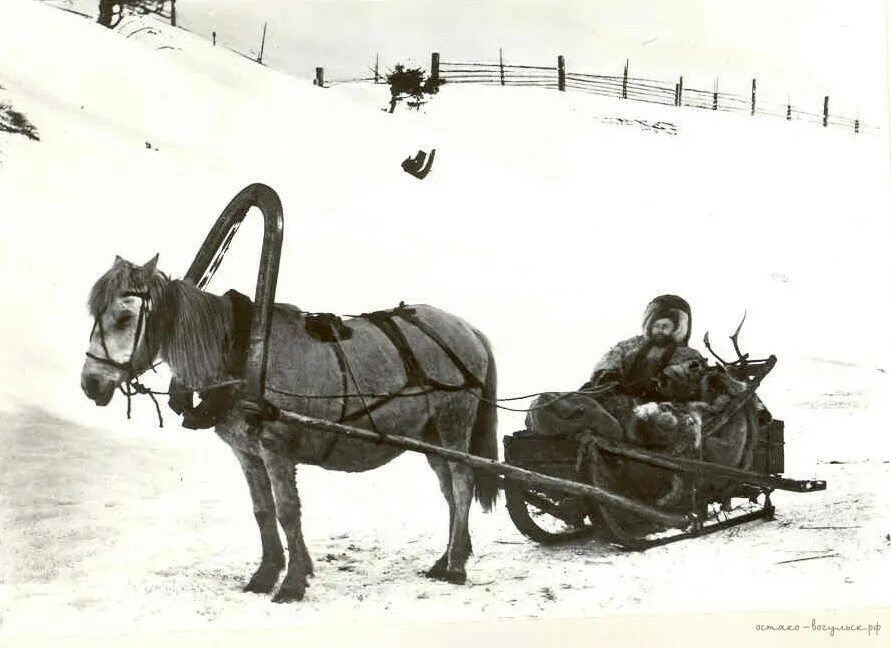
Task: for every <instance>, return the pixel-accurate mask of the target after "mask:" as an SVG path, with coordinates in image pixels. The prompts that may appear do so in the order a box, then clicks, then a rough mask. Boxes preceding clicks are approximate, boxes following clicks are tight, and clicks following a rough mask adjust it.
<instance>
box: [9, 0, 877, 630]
mask: <svg viewBox="0 0 891 648" xmlns="http://www.w3.org/2000/svg"><path fill="white" fill-rule="evenodd" d="M0 12H2V14H0V15H2V18H0V60H4V61H13V62H14V64H13V65H11V66H6V67H4V68H3V69H2V70H0V86H2V87H3V90H0V102H9V103H11V104H12V105H13V106H14V107H15V108H16V109H17V110H20V111H21V112H23V113H24V114H25V115H26V116H27V117H28V119H29V120H31V121H32V122H33V123H34V124H35V125H36V127H37V129H38V130H39V133H40V138H41V141H40V142H33V141H29V140H26V139H25V138H23V137H21V136H14V135H8V134H4V133H0V214H2V218H3V222H4V225H5V229H6V231H7V234H8V235H7V236H5V237H3V239H2V240H0V273H2V276H3V277H4V278H5V279H6V281H5V282H4V285H3V303H4V312H5V313H6V316H5V317H4V318H2V319H0V340H2V343H0V354H2V362H0V411H3V413H4V414H5V415H6V416H5V420H6V424H5V425H4V426H3V427H2V428H0V447H2V452H0V493H2V508H0V529H2V533H3V540H4V541H3V544H2V546H0V574H2V576H0V578H2V581H0V631H2V632H4V633H11V634H15V635H17V636H28V635H30V636H35V635H44V634H47V633H71V632H78V631H91V632H97V631H98V632H109V633H113V632H124V631H127V632H138V631H142V630H157V629H164V630H168V629H169V630H194V629H205V628H214V629H224V628H233V629H234V628H256V627H272V628H278V627H286V626H290V625H294V624H303V625H308V626H313V625H316V626H319V625H321V626H325V625H327V624H337V623H340V622H341V620H342V619H343V618H344V615H347V616H349V618H351V619H354V620H366V621H380V620H381V619H386V620H392V621H394V622H395V621H404V620H411V621H415V622H419V621H448V620H462V621H472V620H480V619H494V618H529V617H543V618H565V617H573V616H575V617H584V616H605V615H618V614H623V615H627V614H672V613H676V612H680V611H683V612H686V613H691V612H702V613H717V612H734V611H746V610H791V609H808V608H814V607H817V608H819V609H825V608H831V607H848V606H854V607H856V606H882V605H889V604H891V597H889V595H888V593H887V587H886V584H885V583H884V582H883V576H884V574H885V573H886V571H887V565H888V550H889V546H891V543H889V540H888V533H889V532H891V528H889V527H891V524H889V519H891V516H889V513H891V503H889V501H888V495H887V481H888V478H889V475H891V469H889V463H888V462H889V459H891V447H889V440H888V436H887V434H886V429H887V420H888V419H887V415H888V411H887V406H886V405H885V403H887V402H888V401H889V399H888V395H889V379H888V371H889V369H891V366H889V362H888V360H889V340H888V336H887V335H885V334H884V332H883V331H884V323H885V322H886V321H887V320H888V315H889V296H888V290H887V285H888V280H889V261H888V256H887V253H886V251H885V247H886V242H887V240H888V234H889V231H888V230H889V227H888V219H887V214H888V213H889V191H888V190H889V174H888V171H889V169H888V162H889V160H888V156H887V151H888V144H887V133H885V132H884V131H880V132H870V133H865V134H861V135H859V136H855V135H854V134H853V133H848V132H844V131H838V130H833V129H826V130H824V129H820V128H817V127H815V126H813V125H807V124H795V123H792V124H787V123H785V122H783V121H774V120H771V119H768V118H763V119H761V118H757V119H755V118H751V117H746V116H744V115H728V114H712V113H709V112H706V111H701V110H694V109H673V108H667V107H654V106H645V105H640V104H634V103H625V102H621V101H619V100H612V99H606V98H601V97H590V96H586V95H583V94H581V93H571V92H567V93H558V92H555V91H547V90H541V89H531V88H486V87H466V86H465V87H449V86H446V87H444V88H443V90H442V91H441V92H440V94H439V95H437V96H435V97H434V98H432V100H431V101H430V102H429V103H427V104H426V105H425V106H424V107H423V109H422V110H421V111H419V112H414V111H406V110H405V107H404V106H400V107H399V108H397V111H396V113H394V114H393V115H388V114H386V113H384V112H383V111H382V110H381V109H382V108H384V107H385V106H386V103H387V99H388V93H387V91H386V88H385V87H383V86H377V87H375V86H371V85H361V86H359V85H356V86H339V87H336V88H333V89H327V90H322V89H319V88H315V87H313V86H312V85H310V84H309V82H307V81H305V80H298V79H294V78H291V77H288V76H285V75H282V74H279V73H277V72H275V71H273V70H270V69H268V68H265V67H262V66H259V65H256V64H253V63H251V62H249V61H247V60H245V59H244V58H241V57H238V56H237V55H235V54H232V53H230V52H226V51H225V50H223V49H222V48H216V49H214V48H212V47H211V46H210V45H209V43H206V42H204V41H201V40H200V39H198V38H196V37H195V36H193V35H190V34H188V33H185V32H182V31H177V30H173V29H170V28H169V27H166V26H164V25H162V24H159V23H156V22H152V21H150V20H149V19H140V20H132V21H129V22H128V23H127V24H126V26H125V27H122V28H121V29H119V30H118V31H116V32H111V31H108V30H104V29H102V28H100V27H98V26H97V25H95V24H93V23H91V22H89V21H87V20H83V19H81V18H78V17H77V16H75V15H72V14H68V13H63V12H59V11H55V10H52V9H51V8H49V7H47V6H43V5H40V4H37V3H34V2H29V1H26V0H5V2H4V4H3V7H2V9H0ZM140 27H150V29H145V30H142V31H140V32H139V33H136V30H137V29H139V28H140ZM127 34H132V36H130V37H127ZM618 118H622V119H624V120H631V121H630V123H619V122H618ZM633 120H641V121H642V122H645V123H646V124H653V123H655V122H660V121H661V122H669V123H671V124H672V125H673V126H674V132H675V133H676V134H668V133H666V132H657V131H654V130H653V129H648V128H645V127H643V126H642V125H641V124H640V123H639V122H635V121H633ZM431 148H436V149H437V155H436V161H435V163H434V166H433V170H432V172H431V173H430V175H429V176H428V177H427V178H426V179H424V180H423V181H419V180H417V179H415V178H413V177H411V176H409V175H407V174H405V173H404V172H403V171H402V170H401V168H400V163H401V161H402V160H403V159H404V158H405V157H407V156H409V155H414V153H415V152H416V151H417V150H418V149H424V150H426V151H429V150H430V149H431ZM254 181H261V182H265V183H267V184H269V185H271V186H272V187H274V188H275V189H276V190H277V191H278V192H279V194H280V195H281V197H282V201H283V204H284V208H285V228H286V237H285V246H284V250H285V252H284V258H283V260H282V270H281V275H280V280H279V293H278V295H279V299H280V300H281V301H288V302H292V303H297V304H299V305H300V306H302V307H304V308H307V309H311V310H317V311H325V310H331V311H335V312H360V311H368V310H372V309H375V308H384V307H388V306H391V305H395V304H396V303H397V302H398V301H400V300H405V301H406V302H427V303H432V304H436V305H439V306H441V307H443V308H446V309H447V310H450V311H452V312H455V313H458V314H460V315H462V316H463V317H465V318H466V319H468V320H469V321H471V322H473V323H474V324H475V325H477V326H478V327H479V328H480V329H481V330H483V331H484V332H485V333H486V334H487V335H488V336H489V337H490V339H491V340H492V341H493V343H494V345H495V353H496V358H497V360H498V363H499V378H500V386H499V393H500V395H501V396H508V395H514V394H521V393H528V392H533V391H539V390H553V389H571V388H574V387H576V386H578V384H580V383H581V382H582V381H584V379H585V378H586V377H587V373H588V372H589V371H590V369H591V367H592V366H593V364H594V362H595V361H596V360H597V358H598V357H599V355H600V354H601V353H602V352H603V351H604V350H605V349H606V348H607V346H608V345H609V344H611V343H612V342H614V341H615V340H618V339H621V338H623V337H627V336H629V335H631V334H633V333H634V332H635V331H636V330H637V327H638V325H639V320H638V318H639V315H640V313H641V311H642V310H643V306H644V305H645V303H646V302H647V301H648V300H649V299H650V298H651V297H653V296H654V295H656V294H659V293H662V292H677V293H679V294H682V295H684V296H685V297H686V298H687V299H688V300H689V301H690V302H691V303H692V305H693V309H694V319H693V324H694V329H695V331H694V341H695V342H696V343H697V344H698V340H700V339H701V336H702V335H703V333H704V332H705V331H706V330H709V331H710V332H711V337H712V339H713V340H714V341H715V342H716V344H717V348H718V353H720V354H722V355H729V354H732V349H731V348H730V344H729V342H728V341H727V340H726V335H728V334H729V333H730V332H732V331H733V329H734V328H735V326H736V324H737V323H738V321H739V318H740V317H741V315H742V313H743V312H744V311H745V312H747V320H746V324H745V327H744V328H743V333H742V338H741V341H742V345H743V348H744V349H745V350H746V351H749V352H751V353H752V354H753V355H754V356H761V355H766V354H769V353H775V354H777V355H778V356H779V358H780V362H779V364H778V366H777V368H776V370H775V371H774V373H773V374H771V376H770V377H769V378H768V379H767V381H766V382H765V383H764V386H763V388H762V389H761V390H760V392H759V393H761V394H762V397H763V398H764V400H765V401H766V402H767V404H768V406H769V407H770V409H771V410H772V411H773V412H774V413H775V414H776V415H777V416H778V417H780V418H782V419H784V420H785V421H786V426H787V428H786V429H787V432H786V440H787V446H786V462H787V470H788V474H789V475H791V476H793V477H801V478H805V477H811V476H816V477H818V478H822V479H826V480H827V482H828V483H829V488H828V490H827V491H826V492H825V493H817V494H811V495H795V494H778V495H777V496H776V498H775V501H776V504H777V506H778V519H777V521H776V522H771V523H756V524H752V525H748V526H746V527H743V528H736V529H733V530H730V531H727V532H722V533H719V534H716V535H713V536H709V537H707V538H703V539H698V540H691V541H688V542H684V543H680V544H676V545H671V546H667V547H663V548H657V549H653V550H650V551H648V552H646V553H643V554H622V553H618V552H616V551H613V550H611V549H605V548H601V547H597V546H593V545H591V544H585V543H578V544H571V545H568V546H565V547H560V548H546V547H542V546H539V545H536V544H533V543H531V542H528V541H526V540H525V539H524V538H523V537H522V536H520V535H519V533H518V532H517V531H516V530H515V529H514V528H513V526H512V525H511V523H510V521H509V519H508V517H507V514H506V512H505V511H504V510H503V508H499V509H498V510H497V511H496V512H495V513H493V514H491V515H483V514H482V513H481V512H480V511H479V510H478V509H476V510H474V512H473V514H472V518H471V530H472V533H473V536H474V546H475V550H476V556H475V557H474V558H473V559H472V561H471V563H470V564H469V578H470V582H469V584H468V585H467V586H465V587H463V588H462V587H455V586H451V585H446V584H441V583H434V582H430V581H428V580H426V579H424V578H423V577H420V576H419V575H418V574H417V572H418V571H419V570H422V569H424V568H426V567H428V566H429V563H432V561H433V560H434V559H435V558H436V557H437V556H438V555H439V553H440V552H441V551H442V549H443V547H444V544H445V535H446V529H445V522H446V519H447V518H446V511H445V506H444V504H443V502H442V500H441V496H440V495H439V493H438V488H437V487H436V482H435V478H434V476H433V474H432V472H431V471H430V470H429V469H428V468H427V466H426V462H425V461H424V459H423V458H422V457H419V456H403V457H400V458H399V459H397V460H395V461H394V462H392V463H391V464H389V465H388V466H386V467H384V468H382V469H379V470H377V471H372V472H369V473H367V474H361V475H343V474H335V473H326V472H324V471H322V470H319V469H316V468H313V467H302V468H300V470H299V473H300V479H299V486H300V489H301V498H302V500H303V502H304V513H305V515H304V529H305V535H306V538H307V544H308V546H309V548H310V551H311V553H312V555H313V556H314V558H315V561H316V571H317V576H316V577H315V579H314V580H313V581H312V587H311V588H310V590H309V592H308V595H307V598H306V600H305V601H303V602H302V603H300V604H299V605H295V606H276V605H272V604H271V603H270V602H269V600H268V597H265V596H256V595H249V594H243V593H241V591H240V587H241V585H242V584H243V582H244V580H245V579H246V578H247V576H248V575H249V574H250V573H251V572H252V570H253V568H254V566H255V563H256V561H257V560H258V559H259V546H258V545H259V543H258V541H257V537H256V535H257V534H256V529H255V525H254V522H253V521H252V516H251V514H250V502H249V498H248V494H247V489H246V488H245V486H244V484H243V479H242V477H241V476H240V470H239V468H238V466H237V464H236V462H235V461H234V459H233V457H232V456H231V453H230V452H229V450H228V449H227V448H226V446H225V445H224V444H222V443H220V442H219V441H218V440H216V439H215V438H214V437H213V435H212V434H211V433H209V432H190V431H187V430H182V429H181V428H179V426H178V425H177V424H176V422H175V420H174V417H173V416H172V414H169V413H168V416H166V425H165V427H164V428H163V429H162V430H159V429H158V428H157V422H156V421H155V420H154V414H153V408H152V406H151V404H150V403H148V402H140V401H137V402H136V403H134V409H135V411H134V418H133V420H131V421H129V422H128V421H125V420H124V418H123V411H122V409H123V404H122V403H121V402H119V401H118V400H117V399H116V400H115V401H114V402H113V403H112V404H111V406H109V407H108V408H104V409H97V408H95V407H94V406H92V404H91V403H89V402H88V401H87V400H86V399H85V398H84V397H83V395H82V394H81V393H80V389H79V386H78V380H79V370H80V366H81V363H82V358H83V356H82V353H83V351H84V350H85V349H86V342H87V335H88V333H89V329H90V325H91V322H90V320H89V318H88V317H87V314H86V311H85V308H84V302H85V299H86V294H87V291H88V290H89V287H90V285H91V284H92V282H93V281H94V280H95V279H96V278H97V277H98V276H99V275H100V274H101V273H102V272H103V271H104V270H105V269H106V268H107V267H108V266H109V265H110V263H111V261H112V259H113V258H114V255H115V254H120V255H122V256H124V257H125V258H130V259H133V260H135V261H140V262H141V261H145V260H147V259H148V258H149V257H151V256H152V255H153V254H154V253H155V252H158V251H160V254H161V267H162V269H164V270H166V271H168V272H171V273H173V274H174V275H178V274H180V273H182V272H184V270H185V268H186V267H187V265H188V263H189V261H190V260H191V257H192V255H193V254H194V253H195V251H196V250H197V247H198V245H199V244H200V242H201V240H203V236H204V235H205V233H206V231H207V229H208V228H209V227H210V225H211V224H212V222H213V220H214V219H215V218H216V216H217V215H218V214H219V212H220V210H221V209H222V207H223V206H224V205H225V204H226V203H227V202H228V201H229V199H230V198H231V197H232V196H233V195H234V194H235V192H236V191H238V190H239V189H241V188H242V187H243V186H245V185H246V184H248V183H249V182H254ZM259 241H260V228H259V219H254V220H253V221H251V220H248V221H246V223H245V226H244V227H243V228H242V231H241V232H240V233H239V235H238V237H237V238H236V241H235V243H234V244H233V246H232V249H231V251H230V253H229V255H228V256H227V259H226V262H225V263H224V265H223V267H222V269H221V271H220V273H219V274H218V275H217V277H216V279H215V280H214V282H213V284H212V286H211V288H212V290H214V291H217V292H222V291H224V290H226V289H228V288H230V287H234V288H236V289H239V290H241V291H242V292H246V293H248V294H252V292H253V284H254V278H255V273H256V267H257V266H256V264H257V256H258V253H259ZM148 381H149V382H151V383H152V384H155V385H157V386H158V387H163V386H165V385H166V375H165V373H164V372H163V371H162V372H161V373H160V375H159V376H158V377H157V378H156V379H153V377H150V378H148ZM522 420H523V419H522V414H509V413H504V415H502V416H501V418H500V432H501V433H502V434H507V433H510V432H512V431H514V430H516V429H519V428H520V427H521V426H522ZM830 462H841V463H830ZM415 484H417V486H415ZM811 527H851V528H838V529H813V528H811ZM820 552H824V553H825V555H827V556H828V555H830V554H832V556H831V557H827V558H821V559H817V560H809V561H803V562H793V563H783V564H777V563H781V562H782V561H784V560H789V559H794V558H798V557H805V556H810V555H823V553H820ZM716 583H717V584H720V586H715V584H716ZM706 589H707V590H708V592H709V593H708V595H704V593H703V592H704V591H705V590H706ZM47 618H51V619H52V621H53V622H52V624H51V626H48V624H47V623H46V619H47Z"/></svg>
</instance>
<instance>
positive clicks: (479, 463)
mask: <svg viewBox="0 0 891 648" xmlns="http://www.w3.org/2000/svg"><path fill="white" fill-rule="evenodd" d="M278 420H279V421H284V422H286V423H294V424H296V425H301V426H303V427H307V428H311V429H313V430H320V431H322V432H333V433H335V434H340V435H342V436H345V437H349V438H352V439H361V440H362V441H369V442H371V443H383V444H385V445H389V446H393V447H395V448H401V449H403V450H413V451H415V452H421V453H423V454H426V455H435V456H437V457H442V458H443V459H448V460H449V461H455V462H457V463H460V464H464V465H465V466H469V467H471V468H475V469H477V470H483V471H486V472H490V473H496V474H498V475H502V476H503V477H504V478H505V479H506V480H508V481H513V482H520V483H522V484H527V485H530V486H535V487H537V488H549V489H552V490H556V491H559V492H562V493H569V494H572V495H581V496H583V497H590V498H591V499H593V500H596V501H597V502H599V503H600V504H608V505H609V506H613V507H616V508H619V509H623V510H625V511H630V512H632V513H637V514H638V515H641V516H643V517H646V518H648V519H650V520H653V521H654V522H659V523H660V524H663V525H665V526H669V527H674V528H678V529H685V528H687V527H689V526H690V525H691V524H692V522H693V518H692V517H691V516H687V515H678V514H674V513H667V512H665V511H661V510H659V509H657V508H654V507H652V506H649V505H647V504H643V503H641V502H637V501H635V500H632V499H629V498H627V497H623V496H622V495H619V494H617V493H613V492H610V491H608V490H605V489H603V488H599V487H597V486H591V485H588V484H583V483H581V482H575V481H570V480H568V479H560V478H559V477H551V476H550V475H543V474H541V473H537V472H533V471H531V470H526V469H525V468H520V467H518V466H512V465H510V464H506V463H502V462H500V461H495V460H493V459H487V458H486V457H480V456H477V455H473V454H468V453H466V452H461V451H459V450H451V449H449V448H443V447H442V446H438V445H435V444H432V443H425V442H424V441H418V440H417V439H411V438H409V437H404V436H400V435H396V434H388V435H386V436H384V437H381V436H380V435H378V434H377V433H376V432H371V431H369V430H363V429H362V428H357V427H353V426H350V425H343V424H342V423H334V422H333V421H326V420H324V419H317V418H313V417H311V416H304V415H303V414H298V413H297V412H289V411H287V410H279V411H278Z"/></svg>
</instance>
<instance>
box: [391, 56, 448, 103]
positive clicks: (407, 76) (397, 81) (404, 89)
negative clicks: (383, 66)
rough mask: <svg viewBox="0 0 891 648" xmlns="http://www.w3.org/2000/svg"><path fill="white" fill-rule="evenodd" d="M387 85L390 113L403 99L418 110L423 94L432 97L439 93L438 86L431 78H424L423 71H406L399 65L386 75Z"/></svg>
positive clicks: (422, 101) (422, 100)
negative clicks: (388, 88) (388, 87)
mask: <svg viewBox="0 0 891 648" xmlns="http://www.w3.org/2000/svg"><path fill="white" fill-rule="evenodd" d="M387 83H389V84H390V112H393V111H394V110H395V109H396V102H398V101H402V100H403V99H410V101H408V102H407V103H408V105H409V106H411V107H412V108H415V109H417V108H420V107H421V104H423V103H424V95H425V94H429V95H432V94H436V93H437V92H438V91H439V85H438V84H437V83H436V81H435V80H434V79H433V78H431V77H427V78H426V79H425V78H424V70H422V69H420V68H408V69H406V68H405V66H404V65H402V64H401V63H399V64H397V65H396V67H395V68H393V71H392V72H390V74H388V75H387Z"/></svg>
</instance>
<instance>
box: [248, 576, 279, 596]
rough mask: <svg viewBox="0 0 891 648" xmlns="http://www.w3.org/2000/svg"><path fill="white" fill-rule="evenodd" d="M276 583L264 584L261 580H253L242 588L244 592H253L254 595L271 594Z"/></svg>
mask: <svg viewBox="0 0 891 648" xmlns="http://www.w3.org/2000/svg"><path fill="white" fill-rule="evenodd" d="M274 585H275V581H271V582H263V581H261V580H259V579H257V580H255V579H253V578H252V579H251V580H250V581H249V582H248V584H247V585H245V586H244V588H242V591H243V592H251V593H253V594H269V592H271V591H272V588H273V586H274Z"/></svg>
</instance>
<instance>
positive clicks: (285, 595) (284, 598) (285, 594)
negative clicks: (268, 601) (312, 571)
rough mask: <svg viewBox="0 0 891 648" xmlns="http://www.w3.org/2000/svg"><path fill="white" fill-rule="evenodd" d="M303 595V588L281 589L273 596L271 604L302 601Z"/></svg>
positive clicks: (304, 590)
mask: <svg viewBox="0 0 891 648" xmlns="http://www.w3.org/2000/svg"><path fill="white" fill-rule="evenodd" d="M305 593H306V588H305V587H281V588H279V590H278V592H276V594H275V596H273V597H272V602H273V603H291V602H292V601H302V600H303V595H304V594H305Z"/></svg>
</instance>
